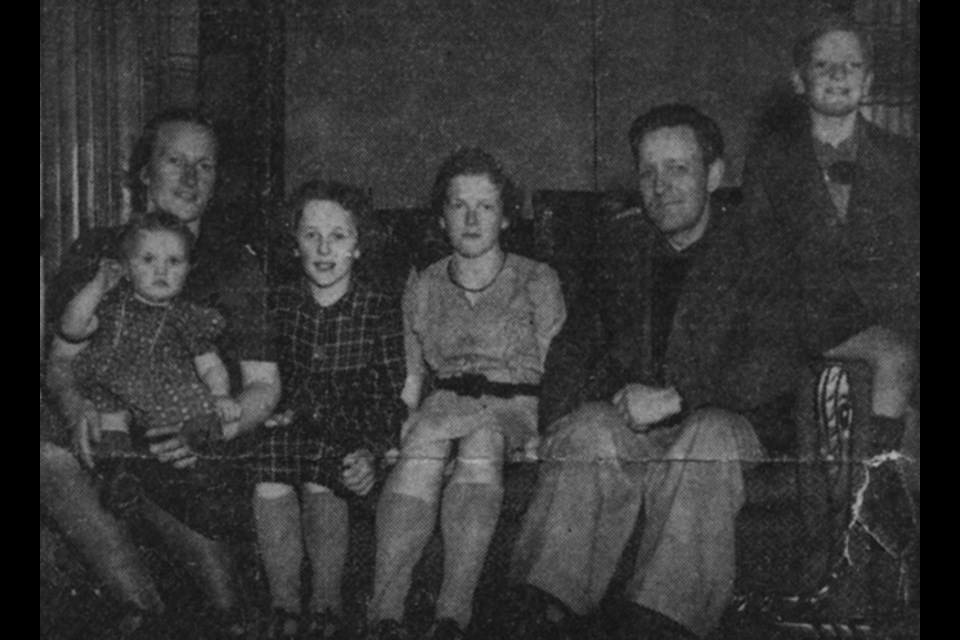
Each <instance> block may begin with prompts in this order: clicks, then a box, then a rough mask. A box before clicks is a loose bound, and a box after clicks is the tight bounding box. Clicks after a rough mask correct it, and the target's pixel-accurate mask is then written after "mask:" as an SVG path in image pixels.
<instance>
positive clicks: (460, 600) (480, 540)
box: [436, 483, 503, 629]
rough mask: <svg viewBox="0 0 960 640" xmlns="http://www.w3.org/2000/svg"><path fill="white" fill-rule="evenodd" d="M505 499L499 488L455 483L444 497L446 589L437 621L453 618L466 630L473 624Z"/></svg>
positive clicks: (442, 588)
mask: <svg viewBox="0 0 960 640" xmlns="http://www.w3.org/2000/svg"><path fill="white" fill-rule="evenodd" d="M502 498H503V488H502V487H501V486H499V484H469V483H452V484H450V485H448V486H447V489H446V491H445V492H444V495H443V513H442V526H443V549H444V554H443V586H442V587H441V589H440V597H439V598H438V600H437V615H436V617H437V618H438V619H439V618H453V619H454V620H456V621H457V623H458V624H459V625H460V627H461V628H462V629H465V628H466V626H467V624H469V622H470V616H471V614H472V604H473V594H474V591H475V590H476V588H477V581H478V580H479V579H480V572H481V571H482V570H483V563H484V561H485V560H486V557H487V549H488V548H489V546H490V540H491V539H492V538H493V533H494V530H495V529H496V528H497V520H498V519H499V516H500V503H501V500H502Z"/></svg>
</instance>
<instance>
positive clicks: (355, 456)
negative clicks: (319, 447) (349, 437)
mask: <svg viewBox="0 0 960 640" xmlns="http://www.w3.org/2000/svg"><path fill="white" fill-rule="evenodd" d="M373 462H374V459H373V454H372V453H370V452H369V451H367V450H366V449H360V450H358V451H354V452H353V453H348V454H347V455H346V456H344V458H343V476H342V478H343V484H344V486H345V487H346V488H347V489H349V490H350V491H353V492H354V493H355V494H357V495H358V496H365V495H367V494H368V493H370V490H371V489H373V484H374V482H375V481H376V475H375V474H374V470H373Z"/></svg>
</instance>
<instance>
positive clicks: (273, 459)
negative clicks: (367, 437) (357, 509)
mask: <svg viewBox="0 0 960 640" xmlns="http://www.w3.org/2000/svg"><path fill="white" fill-rule="evenodd" d="M331 440H333V438H329V437H324V435H323V434H322V433H321V432H320V430H318V429H317V428H315V427H314V426H313V425H311V424H310V423H309V422H306V421H298V422H295V423H293V424H291V425H288V426H285V427H275V428H272V429H264V430H263V432H262V435H261V440H260V442H259V443H258V445H257V447H256V453H255V455H254V458H253V464H252V478H253V481H254V482H256V483H260V482H277V483H280V484H288V485H292V486H295V487H299V486H300V485H303V484H306V483H313V484H318V485H321V486H323V487H326V488H327V489H330V490H331V491H333V492H334V493H335V494H337V495H338V496H340V497H342V498H347V497H351V496H353V494H352V493H351V492H350V491H349V490H348V489H347V488H346V487H344V486H343V482H342V479H341V477H342V474H343V469H344V466H343V459H344V457H345V456H346V455H347V454H349V453H352V452H353V451H356V450H358V449H360V448H362V447H363V444H362V443H361V442H360V441H359V440H355V439H352V438H341V439H338V440H339V441H337V442H332V441H331Z"/></svg>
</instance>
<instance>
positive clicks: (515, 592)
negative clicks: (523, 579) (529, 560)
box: [499, 585, 579, 640]
mask: <svg viewBox="0 0 960 640" xmlns="http://www.w3.org/2000/svg"><path fill="white" fill-rule="evenodd" d="M578 622H579V620H578V619H577V616H575V615H574V614H573V612H572V611H570V609H569V607H567V606H566V605H565V604H564V603H563V602H561V601H560V600H559V599H557V598H556V597H554V596H553V595H551V594H549V593H547V592H546V591H543V590H542V589H538V588H537V587H534V586H531V585H522V586H519V587H515V588H513V589H511V590H510V594H509V601H508V602H507V604H506V606H505V614H504V616H503V618H502V620H501V623H500V628H499V636H500V637H503V638H516V639H517V640H567V639H568V638H569V639H572V638H575V637H578V636H577V634H576V633H575V628H576V625H577V623H578Z"/></svg>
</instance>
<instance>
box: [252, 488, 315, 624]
mask: <svg viewBox="0 0 960 640" xmlns="http://www.w3.org/2000/svg"><path fill="white" fill-rule="evenodd" d="M288 488H289V487H288ZM253 512H254V516H255V518H256V524H257V544H258V546H259V547H260V557H261V558H262V559H263V567H264V570H265V571H266V573H267V581H268V583H269V585H270V595H271V597H272V598H273V606H274V607H276V608H279V609H283V610H285V611H291V612H295V613H296V612H299V611H300V569H301V564H302V562H303V537H302V533H301V528H300V526H301V525H300V505H299V504H298V500H297V494H296V493H294V491H293V490H292V489H291V490H290V491H287V492H284V493H283V494H281V495H276V494H270V495H269V496H264V495H261V494H260V488H259V487H258V489H257V494H256V496H255V497H254V499H253Z"/></svg>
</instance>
